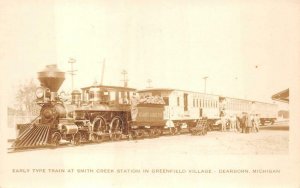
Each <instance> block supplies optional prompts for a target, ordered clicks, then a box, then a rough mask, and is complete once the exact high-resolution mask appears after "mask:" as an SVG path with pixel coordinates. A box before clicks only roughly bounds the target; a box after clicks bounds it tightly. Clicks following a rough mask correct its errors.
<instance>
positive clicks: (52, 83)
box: [38, 64, 65, 92]
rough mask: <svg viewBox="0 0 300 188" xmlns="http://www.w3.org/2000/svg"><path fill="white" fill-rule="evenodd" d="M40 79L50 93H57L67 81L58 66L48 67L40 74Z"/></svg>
mask: <svg viewBox="0 0 300 188" xmlns="http://www.w3.org/2000/svg"><path fill="white" fill-rule="evenodd" d="M38 79H39V81H40V82H41V84H42V85H43V86H44V87H47V88H49V89H50V92H57V90H58V89H59V88H60V86H61V84H62V83H63V82H64V80H65V73H64V72H62V71H60V70H59V69H58V68H57V65H55V64H54V65H47V66H46V68H45V69H44V70H43V71H41V72H38Z"/></svg>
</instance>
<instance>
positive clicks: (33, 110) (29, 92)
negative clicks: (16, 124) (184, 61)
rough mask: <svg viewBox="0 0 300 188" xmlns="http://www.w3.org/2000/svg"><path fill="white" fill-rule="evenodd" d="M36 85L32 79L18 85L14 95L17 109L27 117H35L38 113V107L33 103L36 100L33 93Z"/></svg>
mask: <svg viewBox="0 0 300 188" xmlns="http://www.w3.org/2000/svg"><path fill="white" fill-rule="evenodd" d="M37 87H38V86H37V84H36V83H35V82H34V80H33V79H31V80H30V81H28V82H26V83H24V84H22V85H20V88H19V89H18V91H17V94H16V102H17V106H18V109H19V110H21V111H23V112H24V113H26V114H28V115H36V114H37V113H38V111H39V110H38V109H39V108H38V105H37V104H36V103H35V102H34V100H35V99H36V97H35V91H36V89H37Z"/></svg>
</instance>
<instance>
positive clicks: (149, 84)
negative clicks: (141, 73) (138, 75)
mask: <svg viewBox="0 0 300 188" xmlns="http://www.w3.org/2000/svg"><path fill="white" fill-rule="evenodd" d="M147 83H148V88H151V83H152V80H151V79H150V78H149V79H148V80H147Z"/></svg>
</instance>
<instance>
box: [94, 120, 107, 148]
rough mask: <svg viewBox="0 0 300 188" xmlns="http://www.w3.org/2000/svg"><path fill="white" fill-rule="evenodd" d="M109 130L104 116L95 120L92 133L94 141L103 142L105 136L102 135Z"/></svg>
mask: <svg viewBox="0 0 300 188" xmlns="http://www.w3.org/2000/svg"><path fill="white" fill-rule="evenodd" d="M106 130H107V126H106V122H105V120H104V119H103V118H102V117H99V118H96V119H95V120H94V130H93V131H94V133H93V135H92V140H93V142H102V141H103V140H104V136H103V135H102V134H103V133H105V131H106Z"/></svg>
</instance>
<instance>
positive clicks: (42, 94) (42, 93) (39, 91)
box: [35, 87, 44, 99]
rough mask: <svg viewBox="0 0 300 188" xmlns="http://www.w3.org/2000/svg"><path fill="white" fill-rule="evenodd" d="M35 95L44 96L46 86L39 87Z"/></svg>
mask: <svg viewBox="0 0 300 188" xmlns="http://www.w3.org/2000/svg"><path fill="white" fill-rule="evenodd" d="M35 95H36V97H37V98H38V99H40V98H42V97H43V96H44V88H42V87H39V88H37V89H36V91H35Z"/></svg>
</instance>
